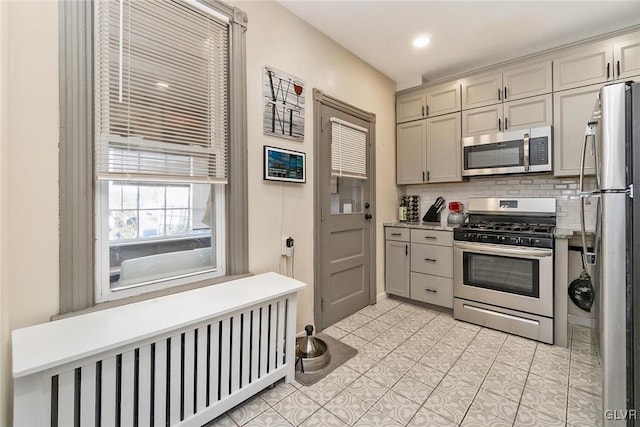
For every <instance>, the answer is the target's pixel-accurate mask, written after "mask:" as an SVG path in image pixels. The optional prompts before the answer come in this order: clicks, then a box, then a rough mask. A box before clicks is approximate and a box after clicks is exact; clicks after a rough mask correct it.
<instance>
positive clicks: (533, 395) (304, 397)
mask: <svg viewBox="0 0 640 427" xmlns="http://www.w3.org/2000/svg"><path fill="white" fill-rule="evenodd" d="M324 332H326V333H328V334H330V335H332V336H333V337H335V338H338V339H340V340H342V341H343V342H345V343H347V344H349V345H351V346H352V347H355V348H357V349H358V355H357V356H355V357H354V358H353V359H351V360H349V361H348V362H347V363H345V364H344V365H343V366H341V367H339V368H338V369H336V370H335V371H334V372H332V373H330V374H329V375H328V376H327V377H325V378H324V379H322V380H321V381H319V382H318V383H316V384H314V385H313V386H311V387H305V386H303V385H301V384H299V383H297V382H294V383H293V384H285V383H284V382H282V381H280V382H279V383H277V385H276V386H275V387H273V388H268V389H266V390H264V391H263V392H262V393H260V394H259V395H257V396H255V397H254V398H252V399H250V400H248V401H246V402H244V403H243V404H241V405H239V406H237V407H236V408H234V409H232V410H230V411H229V412H227V413H226V414H223V415H222V416H220V417H219V418H217V419H216V420H215V421H214V422H213V423H211V424H210V425H213V426H292V425H293V426H298V425H300V426H304V427H311V426H328V427H331V426H336V427H339V426H355V427H365V426H371V427H386V426H388V427H395V426H416V427H417V426H458V425H460V426H479V427H502V426H541V427H553V426H567V427H581V426H599V425H601V421H600V416H601V409H600V406H601V404H600V396H599V393H600V389H601V387H600V381H601V379H600V376H599V373H598V372H599V368H598V365H599V360H598V356H597V353H596V350H595V348H596V347H595V338H594V336H593V335H592V331H591V330H590V329H588V328H583V327H579V326H574V327H573V328H571V330H570V335H571V337H570V338H571V345H570V348H563V347H557V346H549V345H546V344H542V343H538V342H536V341H531V340H527V339H524V338H520V337H516V336H512V335H508V334H505V333H502V332H498V331H494V330H492V329H486V328H481V327H479V326H476V325H472V324H469V323H464V322H459V321H457V320H454V319H453V317H452V316H451V315H450V314H447V313H440V312H437V311H433V310H430V309H428V308H424V307H419V306H414V305H411V304H406V303H404V302H399V301H398V300H394V299H385V300H383V301H381V302H379V303H378V304H376V305H373V306H369V307H366V308H364V309H363V310H360V311H359V312H358V313H355V314H353V315H352V316H350V317H348V318H346V319H344V320H342V321H340V322H338V323H337V324H335V325H334V326H332V327H330V328H328V329H326V330H325V331H324Z"/></svg>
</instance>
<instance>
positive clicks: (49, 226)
mask: <svg viewBox="0 0 640 427" xmlns="http://www.w3.org/2000/svg"><path fill="white" fill-rule="evenodd" d="M0 4H1V7H0V95H1V97H0V99H1V103H0V112H1V120H0V201H1V207H0V238H1V239H0V242H1V244H0V308H1V311H0V339H1V343H2V348H1V352H0V399H1V400H0V403H1V404H0V425H3V426H4V425H9V422H8V420H9V419H10V418H9V417H10V407H9V405H10V395H11V380H10V369H9V367H10V343H9V331H10V330H12V329H16V328H20V327H24V326H27V325H32V324H36V323H41V322H45V321H47V320H48V319H49V318H50V316H51V315H53V314H56V313H57V311H58V259H59V256H58V243H59V240H58V239H59V236H58V118H59V114H58V46H57V43H58V27H57V25H58V20H57V3H56V2H55V1H53V0H46V1H44V0H43V1H28V2H25V1H9V2H7V1H0ZM237 5H238V6H239V7H240V8H241V9H243V10H245V11H246V12H247V13H248V15H249V31H248V35H247V45H248V50H247V62H248V66H247V77H248V86H249V87H248V89H249V91H248V108H249V111H248V122H249V170H250V172H249V212H248V215H249V224H250V228H249V239H250V241H249V243H250V268H251V271H253V272H255V273H260V272H265V271H278V270H279V262H280V256H279V251H280V246H279V245H280V236H281V234H287V235H292V236H293V237H294V238H295V239H296V256H295V277H296V278H298V279H300V280H302V281H304V282H306V283H308V284H309V287H308V288H307V289H306V290H305V291H304V292H303V293H302V294H301V295H300V297H299V299H300V304H299V313H300V317H299V321H298V325H299V326H301V325H303V324H305V323H309V322H312V320H313V313H312V307H313V234H312V233H313V222H312V214H313V212H312V205H313V167H312V165H313V138H312V135H313V123H312V117H313V116H312V108H311V96H310V92H307V102H308V104H307V106H308V107H307V110H306V131H305V133H306V137H305V141H304V143H294V142H290V141H285V140H280V139H276V138H269V137H265V136H263V135H262V129H261V115H262V104H261V89H260V85H261V81H262V67H263V66H264V65H270V66H273V67H276V68H278V69H281V70H283V71H286V72H288V73H290V74H293V75H296V76H299V77H301V78H302V79H304V81H305V84H306V87H307V88H313V87H317V88H319V89H321V90H323V91H324V92H325V93H327V94H329V95H333V96H336V97H338V98H340V99H342V100H344V101H346V102H348V103H351V104H353V105H355V106H357V107H359V108H362V109H364V110H367V111H372V112H374V113H376V115H377V124H376V128H377V135H376V140H377V146H376V155H377V177H378V188H377V199H378V206H377V208H378V215H377V218H376V226H377V229H378V242H377V250H378V253H377V256H378V265H377V274H378V292H382V291H383V289H384V284H383V278H384V274H383V273H384V268H383V260H384V250H383V233H382V222H383V221H385V220H390V219H393V217H394V214H395V205H396V200H397V189H396V186H395V166H394V165H395V149H394V123H393V118H394V91H395V84H394V83H393V82H392V81H391V80H389V79H388V78H386V77H385V76H383V75H382V74H380V73H378V72H377V71H375V70H373V69H372V68H371V67H369V66H368V65H367V64H365V63H363V62H362V61H360V60H359V59H357V58H356V57H354V56H353V55H351V54H349V53H348V52H347V51H345V50H344V49H342V48H341V47H339V46H338V45H336V44H335V43H333V42H332V41H331V40H329V39H328V38H326V37H325V36H323V35H322V34H320V33H318V32H317V31H315V30H313V29H312V28H311V27H309V26H308V25H306V24H305V23H304V22H302V21H300V20H298V19H297V18H295V17H294V16H293V15H291V14H290V13H288V12H287V11H285V10H284V9H283V8H281V7H280V6H279V5H277V4H276V3H272V2H239V3H238V4H237ZM264 144H270V145H276V146H279V147H285V148H291V149H295V150H300V151H304V152H306V153H307V156H308V157H307V161H308V166H309V169H308V182H307V184H304V185H292V184H289V185H282V184H273V183H264V182H263V181H262V163H261V161H262V146H263V145H264ZM238 214H239V215H243V214H245V213H242V212H239V213H238ZM281 223H284V228H283V229H282V230H281V226H280V224H281Z"/></svg>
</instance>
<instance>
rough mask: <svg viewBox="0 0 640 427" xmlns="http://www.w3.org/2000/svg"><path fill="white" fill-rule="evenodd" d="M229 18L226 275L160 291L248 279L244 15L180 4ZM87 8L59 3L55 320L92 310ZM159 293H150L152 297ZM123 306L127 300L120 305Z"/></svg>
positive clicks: (93, 211) (208, 0) (209, 1)
mask: <svg viewBox="0 0 640 427" xmlns="http://www.w3.org/2000/svg"><path fill="white" fill-rule="evenodd" d="M184 1H185V3H187V4H191V5H193V4H194V2H197V3H201V4H202V5H204V6H206V7H208V8H211V9H213V10H215V11H216V12H218V13H221V14H222V15H224V16H226V17H228V18H229V33H230V37H229V39H230V40H229V45H230V47H229V88H228V89H229V113H228V117H229V124H228V130H229V141H228V157H227V162H228V165H227V167H228V171H229V172H228V184H226V188H225V197H224V198H225V203H224V205H225V206H224V211H225V215H224V217H225V234H226V236H225V239H224V242H221V243H222V244H223V245H224V248H225V249H224V251H223V252H224V254H225V258H226V259H225V262H224V266H225V276H224V277H221V278H218V279H212V280H204V281H202V280H198V281H194V280H193V279H192V280H190V281H188V283H187V284H185V285H182V286H175V287H172V288H170V289H166V290H164V291H163V292H162V293H163V294H166V293H169V292H179V291H181V290H183V289H185V288H192V287H194V286H205V285H208V284H212V283H214V282H218V281H226V280H231V279H233V278H234V277H235V276H238V275H243V274H247V273H248V219H247V217H246V215H233V214H232V213H233V212H247V205H248V200H247V187H248V183H247V121H246V111H247V105H246V93H247V88H246V58H245V56H246V46H245V44H246V41H245V40H246V30H247V22H248V19H247V15H246V14H245V13H244V12H243V11H242V10H240V9H238V8H234V7H231V6H229V5H227V4H225V3H223V2H221V1H218V0H184ZM93 7H94V5H93V2H91V1H82V2H66V1H64V2H60V3H59V72H60V150H59V190H60V193H59V197H60V211H59V214H60V246H59V260H60V274H59V287H60V314H65V313H70V312H74V311H79V310H83V309H87V308H90V307H93V306H95V305H96V304H97V303H98V302H99V301H98V298H97V296H98V295H97V292H96V281H95V277H96V270H97V269H98V266H97V265H96V263H97V259H96V252H95V244H96V240H97V239H96V237H97V236H96V232H95V223H96V222H97V218H98V217H97V207H96V206H95V200H94V195H95V194H97V191H96V190H97V189H96V185H95V173H94V158H93V138H94V125H93V120H94V118H93V105H94V96H93V78H94V77H93V71H94V68H93V57H94V55H93V19H94V18H93V13H94V10H93ZM156 295H158V292H149V293H146V294H145V296H144V297H145V298H152V297H154V296H156ZM123 302H125V303H126V302H127V301H126V300H123Z"/></svg>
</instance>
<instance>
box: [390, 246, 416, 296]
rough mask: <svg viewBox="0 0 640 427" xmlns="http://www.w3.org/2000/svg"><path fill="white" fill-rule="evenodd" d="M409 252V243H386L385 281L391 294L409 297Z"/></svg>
mask: <svg viewBox="0 0 640 427" xmlns="http://www.w3.org/2000/svg"><path fill="white" fill-rule="evenodd" d="M409 250H410V246H409V243H405V242H394V241H389V240H387V242H386V245H385V255H386V261H385V274H384V279H385V286H386V290H387V293H389V294H392V295H399V296H401V297H407V298H408V297H409V275H410V271H409V257H410V255H409Z"/></svg>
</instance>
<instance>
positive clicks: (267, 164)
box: [263, 145, 307, 184]
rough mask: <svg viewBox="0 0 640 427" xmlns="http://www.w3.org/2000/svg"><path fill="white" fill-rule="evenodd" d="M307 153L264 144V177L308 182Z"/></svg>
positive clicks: (271, 179)
mask: <svg viewBox="0 0 640 427" xmlns="http://www.w3.org/2000/svg"><path fill="white" fill-rule="evenodd" d="M305 157H306V156H305V153H302V152H300V151H292V150H285V149H282V148H276V147H269V146H268V145H265V146H264V172H263V178H264V179H265V180H267V181H286V182H298V183H302V184H304V183H306V182H307V171H306V164H305V162H306V159H305Z"/></svg>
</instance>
